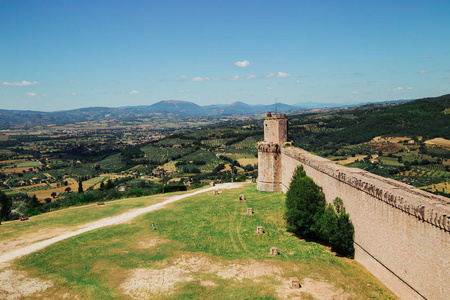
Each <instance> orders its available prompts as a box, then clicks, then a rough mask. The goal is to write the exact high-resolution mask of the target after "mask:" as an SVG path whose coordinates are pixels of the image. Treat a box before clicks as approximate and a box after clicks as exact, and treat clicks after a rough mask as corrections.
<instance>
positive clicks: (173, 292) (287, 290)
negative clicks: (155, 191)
mask: <svg viewBox="0 0 450 300" xmlns="http://www.w3.org/2000/svg"><path fill="white" fill-rule="evenodd" d="M240 194H245V197H246V200H244V201H239V200H238V196H239V195H240ZM151 199H153V200H151ZM140 201H141V202H144V201H155V202H157V201H159V200H155V199H154V198H152V197H150V198H149V199H144V198H136V199H128V200H120V201H113V202H109V203H108V205H107V206H105V207H104V208H107V207H109V206H111V207H112V206H114V205H116V209H117V211H116V212H115V213H118V212H120V211H123V210H124V209H125V206H128V208H132V207H138V206H139V205H140V204H138V203H139V202H140ZM131 203H134V204H131ZM148 204H149V203H148V202H146V203H145V204H144V205H148ZM248 207H251V208H253V211H254V214H252V215H248V214H246V210H247V208H248ZM74 210H75V209H74ZM77 210H78V212H75V213H72V212H69V211H70V210H69V209H68V210H65V211H60V212H54V213H52V214H53V216H54V217H51V218H49V217H45V215H42V216H40V217H41V218H43V219H42V220H40V223H39V226H49V225H45V224H46V222H49V223H51V224H52V225H51V226H58V225H59V224H60V223H59V222H63V221H64V220H67V219H68V216H69V215H70V216H72V217H74V218H75V219H77V220H76V221H71V222H73V224H79V223H82V222H86V221H88V220H90V218H92V217H94V218H95V217H97V216H98V214H95V213H93V212H92V210H94V208H93V207H92V206H90V207H86V209H85V210H83V213H81V211H80V208H77ZM283 211H284V195H283V194H281V193H265V192H258V191H257V190H256V187H255V185H247V186H245V187H243V188H240V189H233V190H224V191H222V192H221V193H220V195H218V196H213V195H212V194H211V193H209V192H208V193H203V194H200V195H197V196H194V197H189V198H187V199H185V200H182V201H180V202H176V203H172V204H170V205H168V206H167V207H166V208H164V209H161V210H158V211H154V212H151V213H148V214H145V215H142V216H140V217H137V218H135V219H134V220H132V221H131V222H129V223H127V224H122V225H117V226H110V227H105V228H102V229H98V230H95V231H91V232H88V233H85V234H82V235H79V236H76V237H73V238H70V239H67V240H64V241H61V242H59V243H57V244H53V245H51V246H49V247H47V248H45V249H43V250H41V251H38V252H35V253H33V254H30V255H28V256H26V257H23V258H20V259H18V260H16V261H15V263H14V264H13V265H12V268H13V269H15V271H14V272H21V271H24V272H26V275H27V276H28V277H31V278H38V279H39V280H40V282H46V283H49V282H50V283H51V284H47V286H46V288H45V289H43V290H42V291H40V292H38V293H34V294H30V295H28V297H29V298H30V299H31V298H32V299H49V298H52V299H60V298H64V297H66V298H67V297H68V298H70V299H81V298H82V299H212V298H214V299H284V298H286V299H289V298H292V297H295V298H297V299H298V298H301V299H395V297H394V296H393V294H392V293H391V292H390V291H389V290H387V289H386V288H385V287H384V286H383V285H382V284H381V283H379V281H378V280H377V279H375V278H374V277H373V276H372V275H371V274H370V273H369V272H368V271H367V270H365V269H364V268H362V267H361V266H360V265H359V264H358V263H357V262H355V261H353V260H349V259H346V258H341V257H337V256H335V255H334V254H333V253H331V252H330V251H329V249H328V248H326V247H324V246H321V245H319V244H316V243H310V242H305V241H303V240H299V239H297V238H296V237H294V236H292V234H290V233H288V232H286V230H285V224H284V221H283ZM59 214H65V216H64V217H61V216H59ZM49 215H50V214H49ZM106 215H109V213H108V214H105V216H106ZM82 216H83V217H82ZM35 218H38V217H35ZM44 218H46V220H44ZM79 218H80V219H79ZM57 219H58V220H59V221H57ZM81 219H82V220H81ZM24 223H25V224H26V222H24ZM152 223H155V224H156V228H157V230H152V229H151V228H152V227H151V224H152ZM28 224H30V226H31V222H30V223H28ZM35 226H37V224H36V225H35ZM257 226H263V227H264V231H265V233H264V234H263V235H258V234H257V233H256V227H257ZM2 229H3V228H2ZM15 234H16V235H19V233H18V232H16V233H15ZM272 246H275V247H277V248H278V250H279V252H280V254H279V255H277V256H273V255H271V254H270V253H269V249H270V247H272ZM22 274H23V273H22ZM294 276H295V277H298V278H299V279H300V283H301V284H302V288H301V289H297V290H295V289H292V288H291V287H289V278H290V277H294ZM1 296H2V294H1V287H0V298H1ZM25 298H26V297H25Z"/></svg>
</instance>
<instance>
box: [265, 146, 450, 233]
mask: <svg viewBox="0 0 450 300" xmlns="http://www.w3.org/2000/svg"><path fill="white" fill-rule="evenodd" d="M259 149H260V148H259V144H258V150H259ZM280 150H281V153H282V154H284V155H287V156H289V157H291V158H293V159H295V160H298V161H299V162H301V163H302V164H304V165H307V166H309V167H311V168H314V169H316V170H318V171H320V172H322V173H324V174H326V175H328V176H330V177H333V178H335V179H337V180H339V181H341V182H344V183H346V184H348V185H351V186H352V187H354V188H356V189H358V190H361V191H363V192H365V193H367V194H369V195H371V196H373V197H375V198H377V199H379V200H380V201H383V202H385V203H387V204H388V205H391V206H393V207H395V208H397V209H399V210H401V211H403V212H405V213H407V214H410V215H412V216H414V217H416V218H418V219H419V220H421V221H423V222H427V223H430V224H432V225H433V226H436V227H438V228H440V229H442V230H445V231H447V232H450V200H449V199H448V198H445V197H442V196H438V195H434V194H431V193H428V192H425V191H422V190H419V189H417V188H415V187H412V186H409V185H407V184H404V183H401V182H398V181H395V180H393V179H389V178H384V177H381V176H378V175H375V174H372V173H370V172H367V171H364V170H360V169H353V168H348V167H344V166H341V165H337V164H335V163H333V162H332V161H330V160H328V159H326V158H323V157H319V156H316V155H313V154H311V153H309V152H307V151H305V150H303V149H300V148H294V147H284V148H281V149H280Z"/></svg>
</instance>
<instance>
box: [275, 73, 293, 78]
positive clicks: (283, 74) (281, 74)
mask: <svg viewBox="0 0 450 300" xmlns="http://www.w3.org/2000/svg"><path fill="white" fill-rule="evenodd" d="M291 75H292V74H291V73H285V72H278V73H277V77H280V78H286V77H290V76H291Z"/></svg>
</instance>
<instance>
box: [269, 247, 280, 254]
mask: <svg viewBox="0 0 450 300" xmlns="http://www.w3.org/2000/svg"><path fill="white" fill-rule="evenodd" d="M270 254H272V255H278V248H277V247H270Z"/></svg>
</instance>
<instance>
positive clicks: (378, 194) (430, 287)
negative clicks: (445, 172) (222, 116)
mask: <svg viewBox="0 0 450 300" xmlns="http://www.w3.org/2000/svg"><path fill="white" fill-rule="evenodd" d="M280 152H281V154H280V157H281V169H280V170H281V187H282V190H283V191H284V192H286V191H287V189H288V187H289V183H290V181H291V177H292V174H293V171H294V169H295V168H296V167H297V166H298V165H300V164H301V165H303V167H304V170H305V172H306V174H307V175H308V176H310V177H311V178H312V179H313V180H314V181H315V182H316V183H317V184H318V185H319V186H321V187H322V188H323V191H324V193H325V196H326V199H327V201H328V202H332V201H333V199H334V198H335V197H337V196H339V197H341V198H342V200H343V201H344V205H345V209H346V211H347V212H348V213H349V214H350V218H351V220H352V222H353V225H354V226H355V259H356V260H357V261H358V262H360V263H361V264H362V265H364V266H365V267H366V268H367V269H368V270H369V271H370V272H372V273H373V274H374V275H375V276H376V277H377V278H379V279H380V280H381V281H382V282H383V283H384V284H385V285H386V286H387V287H388V288H389V289H391V290H392V291H393V292H394V293H395V294H396V295H398V296H399V297H400V298H401V299H448V295H450V202H449V200H448V198H445V197H440V196H436V195H433V194H430V193H427V192H423V191H421V190H419V189H416V188H414V187H411V186H409V185H406V184H403V183H400V182H397V181H394V180H391V179H387V178H383V177H380V176H377V175H374V174H371V173H369V172H367V171H363V170H359V169H352V168H347V167H344V166H340V165H336V164H334V163H333V162H332V161H330V160H327V159H325V158H321V157H318V156H315V155H312V154H310V153H309V152H307V151H304V150H302V149H299V148H294V147H282V148H281V149H280ZM266 167H267V166H266ZM259 170H260V172H259V176H261V175H262V174H264V173H265V170H266V169H262V168H261V167H260V168H259ZM258 189H259V188H258Z"/></svg>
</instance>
